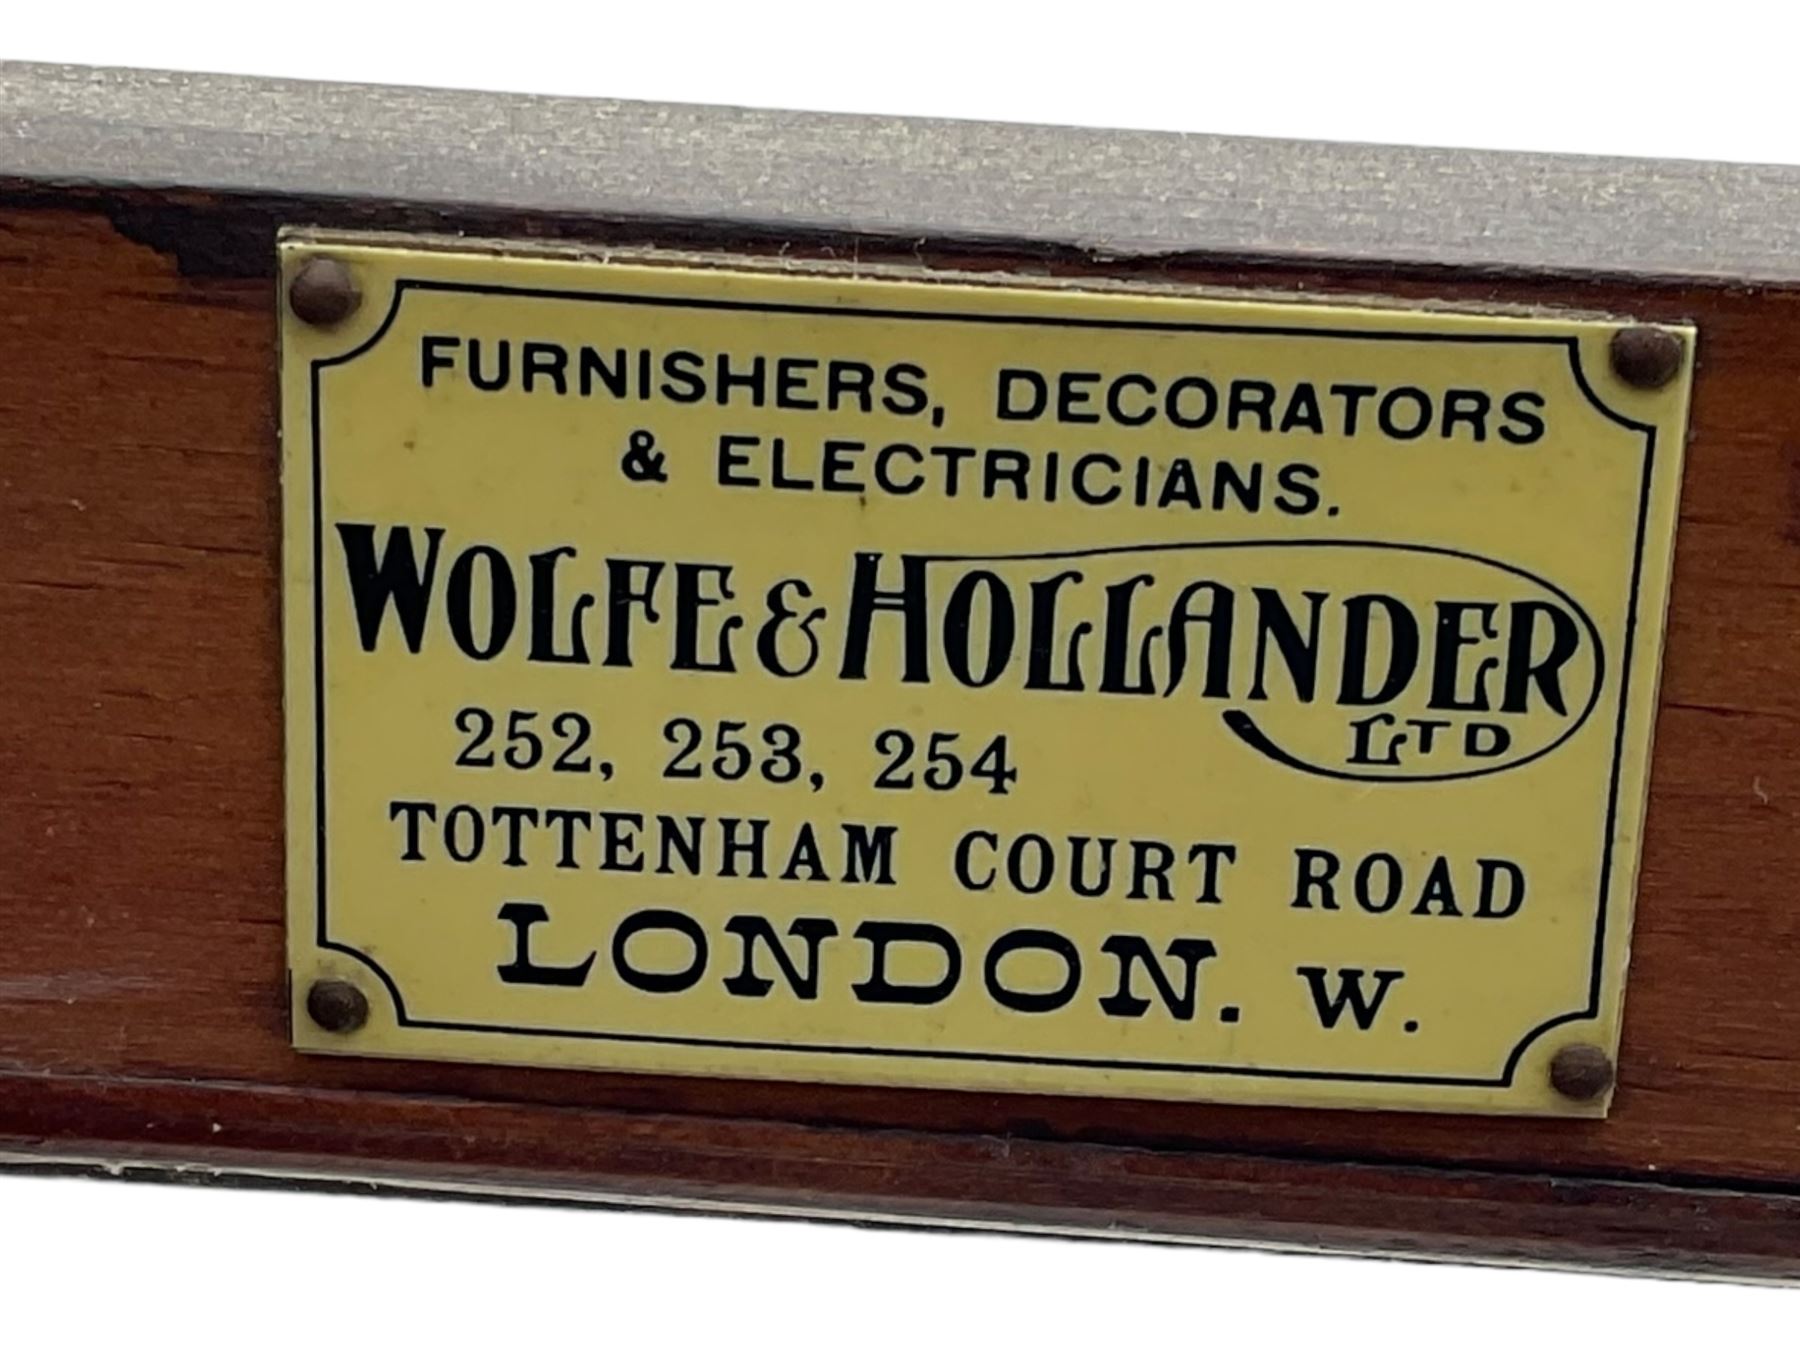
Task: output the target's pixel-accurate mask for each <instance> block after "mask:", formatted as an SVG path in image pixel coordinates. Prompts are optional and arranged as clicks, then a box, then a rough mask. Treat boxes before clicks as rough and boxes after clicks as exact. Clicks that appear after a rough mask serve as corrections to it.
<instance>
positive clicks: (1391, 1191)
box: [0, 183, 1800, 1272]
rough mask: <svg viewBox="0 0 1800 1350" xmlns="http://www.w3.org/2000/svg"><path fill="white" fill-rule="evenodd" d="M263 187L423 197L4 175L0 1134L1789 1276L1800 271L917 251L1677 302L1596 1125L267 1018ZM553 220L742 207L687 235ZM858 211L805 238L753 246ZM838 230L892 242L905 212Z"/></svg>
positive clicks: (277, 758)
mask: <svg viewBox="0 0 1800 1350" xmlns="http://www.w3.org/2000/svg"><path fill="white" fill-rule="evenodd" d="M431 220H432V221H433V222H434V223H436V224H438V225H440V226H443V225H449V226H457V225H463V226H466V227H468V228H472V229H479V230H484V231H488V232H499V231H506V230H507V229H509V228H510V229H511V230H512V231H513V232H517V233H525V232H539V231H541V229H542V228H543V226H542V223H541V222H536V223H534V222H529V221H524V220H519V221H508V220H505V219H499V218H494V217H491V216H485V215H481V214H471V215H469V216H468V217H466V218H459V217H457V216H456V215H455V214H454V213H450V214H447V215H446V214H445V213H443V212H441V211H434V212H432V213H431ZM283 221H293V222H295V223H315V224H321V225H330V226H365V225H416V224H418V223H420V215H419V212H418V211H417V210H415V209H407V208H401V207H394V208H380V207H371V206H369V205H368V204H366V203H364V204H354V203H347V202H331V201H313V202H307V203H297V202H291V203H284V202H279V201H271V200H261V199H258V200H251V199H234V198H214V197H210V196H207V195H205V194H195V193H170V194H159V193H154V192H148V191H110V190H102V189H81V190H77V189H61V190H50V189H45V188H41V187H35V186H32V185H28V184H24V183H14V184H12V185H11V186H10V187H9V188H7V189H5V190H4V192H0V821H3V822H4V829H0V1150H5V1151H8V1152H12V1153H24V1154H32V1155H41V1156H46V1157H53V1156H62V1157H95V1156H104V1157H124V1158H144V1159H148V1160H155V1161H160V1162H169V1161H172V1160H199V1161H205V1162H209V1163H211V1164H213V1165H216V1166H221V1167H228V1168H245V1169H268V1168H277V1169H280V1170H288V1171H299V1172H304V1173H315V1174H316V1173H338V1174H341V1173H344V1172H346V1171H355V1172H358V1173H360V1174H365V1175H371V1176H388V1177H393V1178H397V1179H406V1180H411V1181H419V1180H435V1181H439V1182H445V1183H457V1184H466V1183H468V1182H471V1181H476V1180H480V1181H486V1182H491V1183H495V1184H503V1185H506V1186H509V1187H514V1188H523V1189H540V1190H542V1189H548V1190H555V1191H580V1190H584V1189H592V1190H597V1191H601V1192H609V1193H625V1194H630V1195H634V1196H649V1195H663V1196H674V1197H677V1198H681V1199H687V1200H711V1201H714V1202H731V1203H746V1204H755V1205H789V1204H800V1205H816V1206H820V1207H823V1208H826V1209H830V1210H835V1211H845V1210H853V1211H859V1212H860V1211H874V1212H879V1213H883V1214H889V1215H896V1216H901V1215H904V1216H921V1215H938V1216H941V1217H946V1218H956V1219H966V1220H972V1221H973V1220H978V1221H983V1222H993V1221H998V1220H1016V1221H1020V1222H1025V1223H1029V1224H1034V1225H1049V1226H1061V1225H1088V1226H1106V1225H1113V1224H1118V1225H1123V1226H1125V1227H1127V1228H1129V1229H1131V1230H1134V1231H1135V1230H1144V1231H1161V1232H1169V1233H1174V1234H1181V1235H1188V1236H1193V1235H1212V1236H1219V1237H1224V1238H1230V1239H1234V1240H1237V1239H1241V1240H1260V1241H1279V1242H1311V1241H1318V1242H1325V1243H1330V1244H1334V1245H1353V1246H1354V1245H1372V1246H1377V1247H1381V1248H1384V1249H1406V1250H1414V1249H1419V1248H1425V1249H1435V1250H1440V1251H1446V1252H1486V1253H1489V1254H1507V1255H1517V1254H1528V1255H1533V1256H1538V1257H1543V1258H1545V1259H1574V1258H1575V1257H1577V1256H1579V1255H1581V1254H1584V1253H1585V1254H1586V1256H1587V1257H1588V1258H1589V1259H1594V1260H1601V1261H1605V1262H1609V1263H1617V1262H1654V1263H1658V1264H1678V1265H1688V1266H1694V1265H1706V1266H1709V1267H1712V1268H1722V1269H1733V1270H1744V1269H1751V1268H1754V1269H1759V1270H1766V1271H1786V1272H1800V1239H1797V1238H1796V1237H1795V1236H1794V1235H1795V1234H1796V1233H1800V1199H1796V1198H1795V1197H1796V1196H1800V997H1795V996H1793V994H1792V987H1793V980H1792V977H1791V973H1790V971H1791V967H1792V964H1793V962H1794V960H1795V953H1797V952H1800V916H1797V915H1796V912H1795V909H1794V907H1793V906H1792V905H1791V904H1790V903H1789V898H1790V897H1789V889H1790V883H1789V878H1790V877H1791V876H1792V875H1794V873H1795V872H1796V866H1797V864H1800V833H1797V832H1796V830H1795V829H1794V824H1793V817H1794V813H1795V809H1796V804H1800V681H1796V680H1794V679H1793V678H1792V672H1793V671H1794V670H1795V669H1796V668H1797V667H1800V662H1797V661H1796V659H1795V655H1794V653H1793V652H1792V650H1791V648H1792V644H1793V643H1794V641H1795V638H1794V634H1796V633H1800V584H1797V578H1800V568H1797V566H1796V564H1797V562H1800V436H1796V434H1795V428H1797V427H1800V378H1796V371H1797V370H1800V294H1796V293H1795V292H1793V291H1790V290H1785V289H1757V290H1749V289H1738V288H1730V287H1725V286H1700V285H1695V284H1682V283H1674V282H1667V283H1648V282H1646V283H1637V284H1634V283H1631V282H1628V281H1618V280H1597V279H1571V278H1566V277H1564V278H1557V277H1549V276H1533V275H1530V274H1526V273H1513V274H1499V273H1491V272H1490V273H1480V274H1456V273H1453V272H1448V271H1444V270H1442V269H1416V268H1415V269H1381V268H1370V267H1368V266H1366V265H1365V266H1362V267H1352V266H1345V267H1342V268H1336V269H1309V270H1304V271H1302V270H1297V269H1295V268H1292V267H1289V266H1283V265H1279V264H1275V263H1269V264H1263V265H1257V264H1252V263H1245V262H1235V263H1234V262H1224V263H1218V264H1208V263H1207V262H1206V261H1205V260H1204V259H1199V258H1189V259H1185V260H1182V261H1180V262H1171V261H1169V260H1167V259H1156V260H1147V261H1144V262H1142V263H1134V262H1133V261H1131V260H1130V259H1118V260H1110V261H1105V262H1097V261H1094V260H1091V259H1085V258H1082V257H1079V256H1075V255H1070V254H1062V253H1058V254H1052V255H1049V256H1046V255H1045V254H1044V253H1042V252H1041V251H1037V250H1032V249H1029V248H1027V247H1021V248H1020V249H1017V250H1014V251H1013V252H1011V253H1010V254H1009V253H1007V252H1005V251H1001V250H996V249H995V248H993V247H991V246H988V245H983V246H982V247H980V248H979V249H974V250H971V249H968V248H965V247H959V246H957V245H954V244H950V243H945V244H942V245H935V246H932V247H929V248H927V249H926V250H925V252H924V256H925V258H926V260H928V261H930V262H934V263H941V264H946V265H956V266H962V267H970V266H979V267H991V268H1003V267H1007V266H1016V265H1021V264H1024V265H1028V266H1030V267H1031V268H1032V269H1034V270H1043V269H1044V268H1046V267H1048V268H1050V269H1051V270H1054V271H1057V272H1061V273H1068V274H1076V273H1081V272H1091V273H1094V274H1105V275H1115V276H1133V275H1154V276H1156V277H1157V278H1158V279H1162V280H1171V279H1172V280H1177V281H1189V282H1195V283H1210V284H1231V285H1254V286H1259V287H1266V288H1274V289H1277V290H1284V291H1289V292H1299V291H1301V290H1305V291H1307V292H1309V293H1317V292H1343V293H1349V294H1355V293H1369V292H1376V291H1380V292H1384V293H1388V294H1405V295H1410V296H1429V297H1442V298H1446V299H1457V300H1474V301H1482V302H1507V303H1525V304H1542V303H1553V304H1560V305H1575V306H1581V307H1585V308H1591V309H1602V310H1608V311H1614V312H1619V313H1626V314H1631V315H1635V316H1639V317H1644V318H1651V319H1691V320H1694V321H1695V322H1697V323H1698V324H1699V326H1700V332H1701V339H1700V342H1701V346H1700V353H1699V357H1700V361H1699V374H1698V377H1697V382H1696V386H1695V397H1694V430H1693V436H1692V440H1691V445H1690V451H1689V458H1688V471H1687V481H1686V485H1685V488H1684V498H1683V510H1682V526H1681V534H1680V539H1679V546H1678V549H1677V558H1676V575H1675V587H1674V600H1673V612H1672V616H1671V621H1670V630H1669V640H1668V658H1667V667H1666V675H1665V680H1664V686H1663V700H1662V709H1661V714H1660V724H1659V730H1658V741H1657V753H1656V758H1655V767H1654V772H1653V778H1652V793H1651V802H1650V813H1649V827H1648V829H1649V834H1648V841H1647V845H1646V849H1645V855H1644V869H1643V885H1642V890H1641V896H1640V902H1639V909H1638V918H1637V930H1636V938H1635V943H1634V953H1633V959H1632V969H1631V975H1630V980H1629V982H1628V993H1627V999H1626V1028H1625V1041H1624V1046H1623V1049H1622V1052H1621V1064H1620V1074H1621V1088H1620V1091H1619V1094H1618V1097H1617V1099H1616V1102H1615V1105H1614V1109H1613V1114H1612V1117H1611V1118H1610V1119H1609V1120H1607V1121H1604V1122H1574V1121H1542V1120H1524V1119H1488V1118H1480V1119H1476V1118H1458V1117H1426V1116H1406V1115H1398V1114H1370V1115H1362V1114H1350V1113H1342V1112H1329V1111H1288V1110H1274V1109H1247V1108H1230V1107H1206V1106H1185V1105H1169V1104H1159V1103H1145V1102H1137V1103H1126V1102H1104V1101H1095V1100H1086V1099H1058V1098H1048V1097H1030V1096H1023V1095H1015V1094H1008V1093H1005V1092H1003V1091H995V1092H993V1093H931V1092H914V1091H901V1090H891V1089H869V1088H841V1087H840V1088H831V1087H819V1086H794V1085H783V1084H772V1083H736V1082H732V1083H721V1082H713V1081H700V1080H683V1079H665V1078H649V1077H630V1076H623V1075H606V1074H582V1073H569V1072H558V1071H548V1070H543V1071H533V1070H509V1069H490V1068H477V1067H468V1066H450V1065H430V1064H412V1063H397V1062H374V1061H358V1060H337V1059H319V1058H303V1057H301V1056H299V1055H297V1054H295V1053H294V1052H293V1051H291V1050H290V1049H289V1048H288V1045H287V1028H286V1025H285V1019H286V1007H287V1003H286V996H285V993H284V989H283V979H284V975H283V964H284V963H283V942H282V936H283V934H282V914H283V902H282V828H283V826H282V810H281V796H280V793H281V786H280V763H281V729H280V700H281V683H280V659H279V658H280V653H279V647H278V634H279V625H278V617H279V615H278V606H279V589H278V585H277V553H278V526H277V498H278V484H277V476H276V462H277V457H276V428H275V411H274V410H275V362H274V357H273V342H274V306H275V297H274V294H273V281H272V275H271V272H272V266H273V258H274V251H273V229H274V227H275V225H276V224H278V223H280V222H283ZM555 228H556V232H557V233H560V234H565V235H570V236H574V237H582V238H591V239H595V240H606V241H619V242H673V243H681V244H693V243H709V244H715V245H720V244H725V245H728V244H730V243H732V242H733V241H734V240H739V241H741V238H742V236H741V234H735V233H734V232H733V231H731V230H730V229H729V227H722V226H721V227H708V226H705V225H704V224H690V225H687V226H683V227H681V228H679V229H677V228H675V227H674V226H664V227H657V226H654V225H642V224H640V225H637V226H632V225H630V224H620V223H617V222H612V223H607V222H600V221H579V220H574V219H563V220H561V221H559V222H558V223H557V224H556V227H555ZM842 245H843V241H842V239H841V238H840V237H838V236H836V235H831V234H820V233H813V234H808V233H805V232H794V233H792V234H791V235H788V236H784V237H779V238H770V239H764V240H761V241H760V242H759V243H758V244H757V245H756V246H757V247H759V248H769V249H774V248H786V249H788V250H789V251H794V252H812V253H819V252H827V251H835V250H837V249H839V248H841V247H842ZM857 248H858V250H859V251H860V254H861V256H863V257H865V258H871V259H874V258H880V257H889V258H896V259H905V260H908V261H912V260H916V259H917V257H918V256H919V253H918V251H917V249H916V248H915V247H914V242H913V241H906V242H904V243H894V242H884V241H883V240H881V239H878V238H870V239H864V240H861V241H859V242H858V244H857ZM1350 1161H1354V1162H1356V1163H1360V1164H1365V1165H1364V1166H1356V1167H1351V1166H1347V1165H1343V1164H1346V1163H1348V1162H1350ZM1367 1164H1379V1165H1378V1166H1368V1165H1367ZM1652 1183H1654V1184H1652Z"/></svg>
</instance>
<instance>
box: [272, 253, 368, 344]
mask: <svg viewBox="0 0 1800 1350" xmlns="http://www.w3.org/2000/svg"><path fill="white" fill-rule="evenodd" d="M361 304H362V288H361V287H360V286H358V285H357V284H356V274H355V273H354V272H352V271H351V270H350V269H349V268H348V267H346V266H345V265H344V264H343V263H341V262H339V261H338V260H337V259H336V258H308V259H307V260H306V261H305V262H304V263H302V264H301V265H300V270H299V271H297V272H295V273H294V279H293V280H292V281H290V282H289V283H288V308H289V309H291V310H293V311H294V314H295V316H296V317H297V318H299V319H300V320H301V321H302V322H304V323H310V324H312V325H313V326H314V327H317V328H329V327H331V326H332V325H333V324H339V323H342V322H343V321H344V320H345V319H347V318H349V317H350V316H351V315H352V314H354V313H356V310H357V307H358V306H359V305H361Z"/></svg>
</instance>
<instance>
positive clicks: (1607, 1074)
mask: <svg viewBox="0 0 1800 1350" xmlns="http://www.w3.org/2000/svg"><path fill="white" fill-rule="evenodd" d="M1612 1085H1613V1062H1612V1056H1610V1055H1608V1054H1607V1053H1606V1051H1604V1050H1602V1049H1601V1048H1600V1047H1599V1046H1597V1045H1565V1046H1564V1047H1563V1048H1562V1049H1560V1050H1558V1051H1557V1052H1556V1055H1555V1057H1554V1058H1553V1059H1552V1060H1551V1061H1550V1086H1551V1087H1553V1088H1555V1089H1556V1090H1557V1091H1558V1092H1560V1093H1562V1095H1563V1096H1565V1097H1567V1098H1568V1099H1569V1100H1570V1101H1577V1102H1591V1101H1593V1100H1594V1099H1595V1098H1596V1097H1600V1096H1604V1095H1605V1093H1606V1090H1607V1089H1608V1088H1610V1087H1611V1086H1612Z"/></svg>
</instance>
